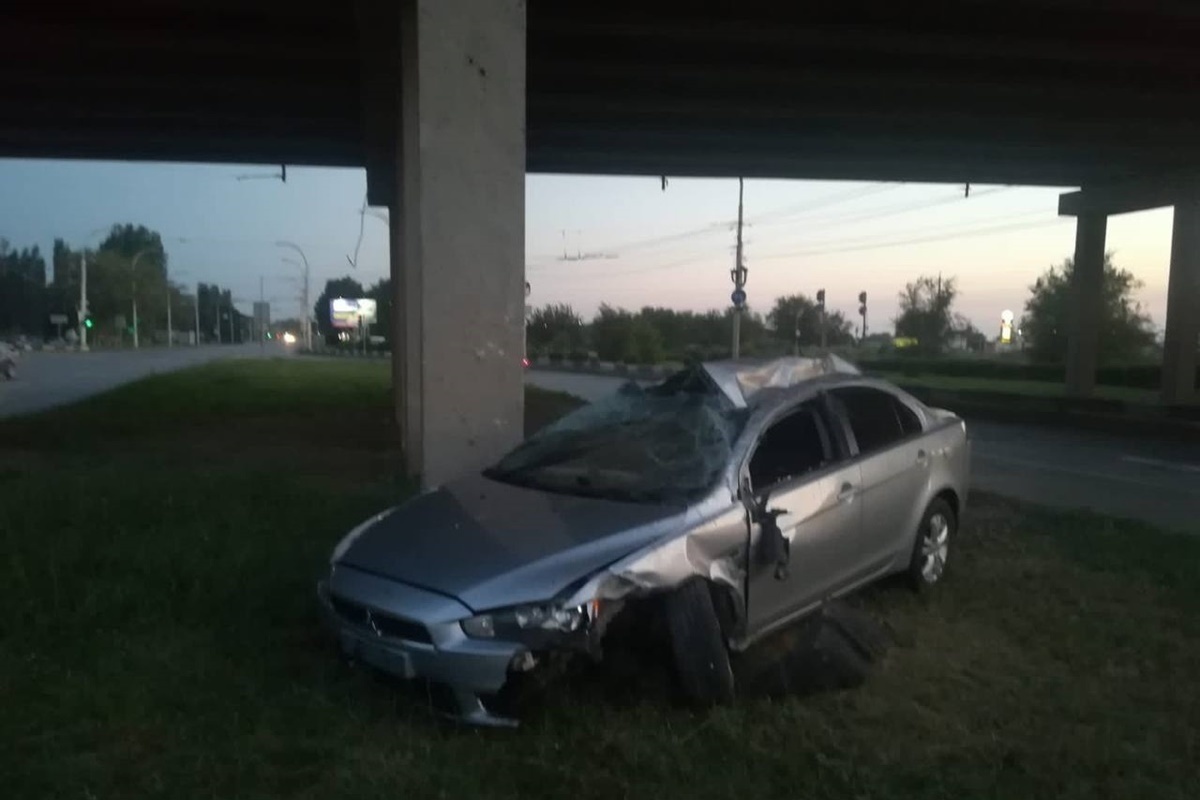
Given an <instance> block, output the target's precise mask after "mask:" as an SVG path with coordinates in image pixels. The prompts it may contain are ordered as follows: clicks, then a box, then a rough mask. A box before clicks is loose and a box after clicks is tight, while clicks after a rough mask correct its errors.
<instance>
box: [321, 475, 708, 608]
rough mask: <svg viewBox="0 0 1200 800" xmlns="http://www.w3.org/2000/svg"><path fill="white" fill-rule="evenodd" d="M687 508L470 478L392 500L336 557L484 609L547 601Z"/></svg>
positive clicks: (659, 532) (672, 524) (675, 522)
mask: <svg viewBox="0 0 1200 800" xmlns="http://www.w3.org/2000/svg"><path fill="white" fill-rule="evenodd" d="M685 511H686V509H685V508H684V507H683V506H668V505H651V504H642V503H619V502H614V501H611V500H600V499H595V498H588V497H575V496H571V495H563V494H551V493H548V492H541V491H537V490H533V489H526V488H522V487H518V486H511V485H508V484H504V483H500V482H498V481H493V480H489V479H487V478H484V477H482V476H475V477H470V478H466V479H463V480H460V481H457V482H454V483H451V484H448V485H446V486H444V487H442V488H440V489H438V490H437V491H434V492H430V493H428V494H423V495H421V496H419V497H416V498H414V499H413V500H411V501H409V502H407V503H404V504H402V505H400V506H398V507H397V508H396V509H395V510H394V511H393V512H392V513H390V514H387V515H386V516H384V517H383V518H382V519H380V520H379V521H378V522H376V523H375V524H374V525H372V526H371V527H369V528H368V529H367V530H365V531H364V532H363V533H362V534H361V535H360V536H359V537H358V538H357V539H356V540H355V541H354V543H353V544H352V545H351V546H350V547H349V549H348V550H347V551H346V553H345V554H344V555H343V556H342V558H341V561H340V563H342V564H346V565H348V566H351V567H355V568H358V569H362V570H366V571H368V572H372V573H375V574H377V575H382V576H384V577H388V578H392V579H394V580H398V581H402V582H404V583H408V584H412V585H414V586H419V587H422V588H426V589H431V590H433V591H436V592H440V593H442V594H446V595H450V596H452V597H455V598H457V599H459V600H461V601H462V602H463V603H464V604H466V605H467V606H468V607H470V608H471V609H473V610H476V611H482V610H486V609H492V608H499V607H502V606H508V605H514V604H519V603H529V602H538V601H544V600H548V599H550V598H552V597H553V596H555V595H556V594H558V593H559V592H561V591H562V590H563V589H565V588H567V587H568V586H570V585H571V584H572V583H573V582H575V581H578V580H579V579H581V578H586V577H588V576H589V575H591V574H592V573H594V572H595V571H596V570H599V569H601V568H603V567H605V566H607V565H608V564H610V563H612V562H613V561H615V560H617V559H618V558H621V557H622V556H625V555H627V554H629V553H631V552H633V551H634V550H636V549H637V548H639V547H642V546H644V545H646V544H648V543H650V542H651V541H654V540H655V539H657V538H659V537H661V536H663V535H664V534H666V533H669V532H671V531H673V530H678V529H679V526H681V525H682V524H683V520H684V513H685Z"/></svg>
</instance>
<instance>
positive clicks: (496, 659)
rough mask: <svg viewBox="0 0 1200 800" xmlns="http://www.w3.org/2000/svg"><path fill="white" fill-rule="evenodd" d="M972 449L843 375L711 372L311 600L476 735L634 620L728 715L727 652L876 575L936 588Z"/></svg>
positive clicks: (545, 460) (367, 532)
mask: <svg viewBox="0 0 1200 800" xmlns="http://www.w3.org/2000/svg"><path fill="white" fill-rule="evenodd" d="M968 447H969V445H968V442H967V438H966V426H965V423H964V422H963V421H962V420H961V419H959V418H958V417H956V416H954V415H953V414H951V413H949V412H947V411H942V410H938V409H932V408H929V407H927V406H925V405H924V404H922V403H921V402H920V401H918V400H916V399H915V398H913V397H911V396H909V395H908V394H906V393H904V392H903V391H901V390H899V389H897V388H896V387H894V386H891V385H890V384H887V383H885V382H883V381H879V380H874V379H870V378H866V377H863V376H861V375H859V374H858V373H857V371H856V370H855V369H854V368H853V367H852V366H850V365H849V364H846V363H845V362H843V361H840V360H838V359H836V358H833V357H828V358H823V359H799V358H789V359H781V360H777V361H771V362H766V363H761V364H756V365H747V364H744V363H737V364H734V363H716V364H706V365H703V366H698V367H694V368H691V369H688V370H685V371H683V372H681V373H679V374H677V375H675V376H673V377H671V378H669V379H667V380H666V381H664V382H663V383H661V384H658V385H656V386H653V387H650V388H645V389H643V388H640V387H638V386H636V385H633V384H630V385H628V386H626V387H625V388H623V389H622V390H621V391H619V392H617V393H615V394H614V395H612V396H611V397H609V398H607V399H606V400H603V401H601V402H597V403H594V404H592V405H589V406H586V407H583V408H581V409H579V410H577V411H575V412H573V413H571V414H569V415H567V416H566V417H564V418H562V419H561V420H559V421H558V422H557V423H555V424H553V425H551V426H550V427H548V428H545V429H544V430H542V431H540V432H539V433H537V434H536V435H534V436H532V437H531V438H529V439H528V440H526V441H525V442H524V443H522V444H521V445H520V446H519V447H517V448H516V449H515V450H513V451H512V452H511V453H510V454H509V455H508V456H506V457H505V458H503V459H502V460H501V461H500V463H498V464H496V465H495V466H494V467H492V468H490V469H488V470H486V471H484V472H483V473H482V474H478V475H471V476H468V477H465V478H463V479H461V480H459V481H457V482H454V483H451V484H449V485H446V486H444V487H442V488H440V489H438V490H436V491H433V492H429V493H426V494H423V495H421V496H419V497H416V498H414V499H412V500H410V501H408V502H407V503H404V504H402V505H399V506H396V507H394V508H391V509H388V510H386V511H384V512H383V513H381V514H378V515H377V516H374V517H372V518H371V519H368V520H366V521H365V522H363V523H362V524H361V525H359V526H358V527H357V528H355V529H354V530H352V531H350V533H348V534H347V535H346V536H345V537H344V538H343V539H342V541H341V542H340V543H339V544H338V546H337V548H336V549H335V550H334V552H333V555H332V558H331V559H330V574H329V577H328V578H327V579H326V580H324V581H322V582H321V583H320V585H319V587H318V594H319V597H320V601H321V604H322V608H323V609H324V611H325V616H326V618H327V619H328V621H329V622H330V624H331V625H332V627H333V628H334V629H335V630H336V632H337V635H338V638H339V641H340V645H341V648H342V651H343V652H344V653H345V654H346V655H347V656H349V657H351V658H354V659H357V660H360V661H362V662H365V663H367V664H369V665H371V666H373V667H376V668H378V669H380V670H383V671H385V672H387V673H390V674H392V675H395V676H399V677H401V678H422V679H425V680H427V681H429V682H430V683H431V684H433V685H435V686H438V687H441V688H442V689H443V690H444V691H443V692H442V695H443V696H445V698H446V699H447V701H448V707H447V711H448V712H449V713H451V714H452V715H454V716H456V717H458V718H460V719H463V720H466V721H469V722H474V723H480V724H512V722H513V720H512V718H511V717H509V716H506V715H504V714H502V713H500V712H498V711H497V708H496V705H497V704H496V703H495V702H494V701H495V699H496V698H497V697H498V696H499V695H500V693H501V690H502V689H504V687H505V685H506V684H507V683H509V682H510V680H511V679H512V678H513V677H514V676H515V675H518V674H523V673H529V672H530V671H536V670H538V669H539V668H540V667H541V665H542V664H543V663H544V662H547V661H548V660H550V659H552V658H557V657H559V656H561V655H562V654H584V655H590V656H592V657H599V655H600V652H601V647H602V645H603V644H604V640H605V637H606V633H607V632H608V631H609V630H610V627H611V623H613V621H614V620H616V619H619V618H620V617H621V615H622V611H623V610H624V609H627V608H630V609H632V608H634V607H637V608H638V609H639V611H638V613H639V614H640V613H642V610H643V609H645V608H647V607H648V606H649V607H651V608H654V609H657V611H658V612H660V613H661V616H662V617H663V618H664V620H665V623H666V624H665V625H663V626H662V627H661V630H662V631H663V632H664V633H663V635H664V636H665V637H666V638H668V639H669V644H670V651H671V652H672V653H673V656H674V661H675V664H674V666H675V669H676V672H677V675H678V678H679V685H680V687H681V689H682V690H683V692H684V693H685V694H686V695H687V697H688V698H690V699H691V700H694V701H697V702H701V703H712V702H720V701H723V700H727V699H729V698H731V697H732V696H733V694H734V690H735V687H734V674H733V670H732V669H731V666H730V654H731V653H736V652H739V651H742V650H744V649H745V648H747V647H749V646H750V645H751V644H752V643H754V642H755V641H757V640H759V639H761V638H762V637H763V636H765V635H767V634H769V633H771V632H772V631H775V630H778V629H779V628H781V627H783V626H785V625H788V624H789V623H792V622H794V621H796V620H798V619H801V618H803V617H805V616H807V615H809V614H810V613H811V612H813V611H815V610H817V609H819V608H820V607H822V605H823V604H825V603H826V602H828V601H829V600H831V599H832V598H835V597H838V596H840V595H844V594H846V593H848V592H851V591H853V590H855V589H856V588H858V587H861V586H863V585H865V584H867V583H869V582H872V581H874V580H877V579H879V578H882V577H884V576H887V575H891V574H895V573H903V574H905V575H906V576H907V578H908V579H909V580H911V582H912V583H913V585H914V587H916V588H918V589H920V588H923V587H928V586H931V585H933V584H935V583H937V582H938V581H939V580H940V579H941V577H942V575H943V573H944V570H945V569H946V565H947V563H948V558H949V556H950V554H951V552H952V549H953V546H954V535H955V532H956V529H957V525H958V520H959V518H960V516H961V514H962V511H963V506H964V503H965V502H966V496H967V481H968V462H969V453H968ZM643 601H648V603H647V602H643Z"/></svg>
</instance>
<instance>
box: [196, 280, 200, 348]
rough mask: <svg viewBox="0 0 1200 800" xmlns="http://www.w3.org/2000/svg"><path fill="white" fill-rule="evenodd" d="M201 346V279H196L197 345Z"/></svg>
mask: <svg viewBox="0 0 1200 800" xmlns="http://www.w3.org/2000/svg"><path fill="white" fill-rule="evenodd" d="M199 346H200V281H196V347H199Z"/></svg>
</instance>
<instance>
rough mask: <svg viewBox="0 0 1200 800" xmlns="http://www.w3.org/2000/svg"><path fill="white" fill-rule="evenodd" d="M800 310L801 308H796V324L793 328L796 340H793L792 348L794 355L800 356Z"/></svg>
mask: <svg viewBox="0 0 1200 800" xmlns="http://www.w3.org/2000/svg"><path fill="white" fill-rule="evenodd" d="M801 311H802V310H801V309H796V323H795V324H796V328H795V338H796V341H795V345H794V347H793V350H794V353H793V354H794V355H795V356H796V357H799V356H800V314H801Z"/></svg>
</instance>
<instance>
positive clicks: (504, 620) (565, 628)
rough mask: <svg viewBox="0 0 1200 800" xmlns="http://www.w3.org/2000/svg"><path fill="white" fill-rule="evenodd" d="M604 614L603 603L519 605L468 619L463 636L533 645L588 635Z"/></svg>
mask: <svg viewBox="0 0 1200 800" xmlns="http://www.w3.org/2000/svg"><path fill="white" fill-rule="evenodd" d="M599 615H600V601H599V600H589V601H588V602H586V603H583V604H582V605H578V606H564V605H560V604H557V603H544V604H541V605H528V606H515V607H513V608H505V609H501V610H499V611H491V612H489V613H487V614H480V615H478V616H475V617H471V618H469V619H464V620H463V621H462V622H461V623H460V624H461V625H462V629H463V633H465V634H466V635H467V636H470V637H471V638H473V639H504V640H511V641H518V642H524V643H526V644H530V645H533V646H537V645H539V644H542V643H547V644H548V643H550V642H551V641H552V640H555V639H558V638H559V637H561V636H562V635H564V634H566V635H570V634H580V635H584V634H586V633H587V631H588V629H589V628H590V627H591V625H592V623H593V622H595V621H596V618H597V617H598V616H599Z"/></svg>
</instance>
